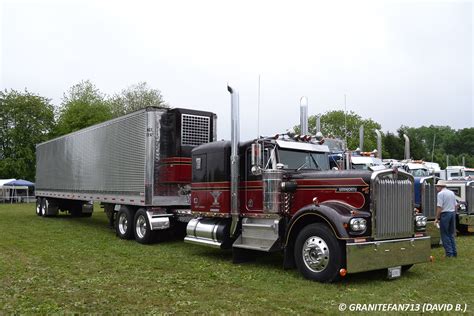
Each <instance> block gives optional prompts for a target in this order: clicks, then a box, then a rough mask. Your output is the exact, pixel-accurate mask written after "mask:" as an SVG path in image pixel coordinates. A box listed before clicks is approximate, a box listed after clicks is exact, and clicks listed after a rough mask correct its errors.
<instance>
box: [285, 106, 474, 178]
mask: <svg viewBox="0 0 474 316" xmlns="http://www.w3.org/2000/svg"><path fill="white" fill-rule="evenodd" d="M318 116H319V117H320V123H321V126H320V127H321V132H322V133H323V135H324V136H325V137H335V138H339V139H342V140H346V139H347V148H348V149H349V150H355V149H357V148H358V147H359V128H360V126H364V148H363V150H364V151H372V150H374V149H376V148H377V137H376V134H375V130H376V129H377V130H380V129H381V125H380V124H379V123H377V122H375V121H373V120H372V119H370V118H369V119H365V118H362V117H361V116H359V115H358V114H356V113H354V112H352V111H350V112H347V113H344V111H328V112H326V113H324V114H317V115H312V116H310V117H309V119H308V130H309V132H310V133H311V134H312V135H314V134H315V133H316V118H317V117H318ZM293 129H294V130H295V131H296V132H297V133H299V126H295V127H294V128H293ZM381 132H382V131H381ZM381 134H382V157H383V158H384V159H386V158H391V159H398V160H400V159H404V149H405V139H404V137H403V134H406V135H407V136H408V137H409V138H410V156H411V158H412V159H415V160H424V161H432V162H437V163H438V164H439V165H440V167H441V168H443V169H444V168H446V164H447V163H449V165H452V166H453V165H462V162H463V158H464V161H465V165H466V167H474V128H472V127H470V128H463V129H458V130H456V129H453V128H451V127H449V126H435V125H430V126H422V127H408V126H404V125H402V126H400V128H398V129H397V131H396V132H395V133H392V132H385V133H384V132H382V133H381Z"/></svg>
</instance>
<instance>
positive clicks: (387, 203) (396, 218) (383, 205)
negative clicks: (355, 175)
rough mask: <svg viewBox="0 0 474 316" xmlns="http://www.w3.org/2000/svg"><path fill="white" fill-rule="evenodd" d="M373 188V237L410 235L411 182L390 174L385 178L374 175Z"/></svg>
mask: <svg viewBox="0 0 474 316" xmlns="http://www.w3.org/2000/svg"><path fill="white" fill-rule="evenodd" d="M379 176H380V175H379ZM381 176H383V174H382V175H381ZM374 190H375V195H374V197H375V201H373V202H374V203H373V205H374V209H373V210H374V214H375V221H374V225H375V230H374V231H375V238H376V239H388V238H401V237H409V236H412V235H413V231H414V222H413V193H414V189H413V182H411V181H410V180H409V179H393V178H391V177H390V175H389V177H386V178H382V177H376V178H375V179H374Z"/></svg>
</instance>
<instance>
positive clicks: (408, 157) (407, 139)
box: [403, 134, 410, 160]
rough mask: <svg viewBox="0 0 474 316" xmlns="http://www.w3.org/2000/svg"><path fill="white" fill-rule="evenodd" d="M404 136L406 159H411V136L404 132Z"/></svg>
mask: <svg viewBox="0 0 474 316" xmlns="http://www.w3.org/2000/svg"><path fill="white" fill-rule="evenodd" d="M403 137H404V138H405V159H406V160H409V159H410V138H408V136H407V135H406V134H403Z"/></svg>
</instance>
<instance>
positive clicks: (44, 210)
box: [41, 199, 49, 216]
mask: <svg viewBox="0 0 474 316" xmlns="http://www.w3.org/2000/svg"><path fill="white" fill-rule="evenodd" d="M48 206H49V202H48V199H43V206H42V207H41V216H46V214H47V213H48Z"/></svg>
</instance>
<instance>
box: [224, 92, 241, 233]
mask: <svg viewBox="0 0 474 316" xmlns="http://www.w3.org/2000/svg"><path fill="white" fill-rule="evenodd" d="M227 90H228V91H229V93H230V95H231V124H232V125H231V128H232V130H231V155H230V215H231V216H232V223H231V226H230V236H231V237H234V236H235V232H236V230H237V224H238V223H239V215H240V212H239V138H240V117H239V93H238V92H237V91H236V90H234V89H232V87H230V86H229V85H228V86H227Z"/></svg>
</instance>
